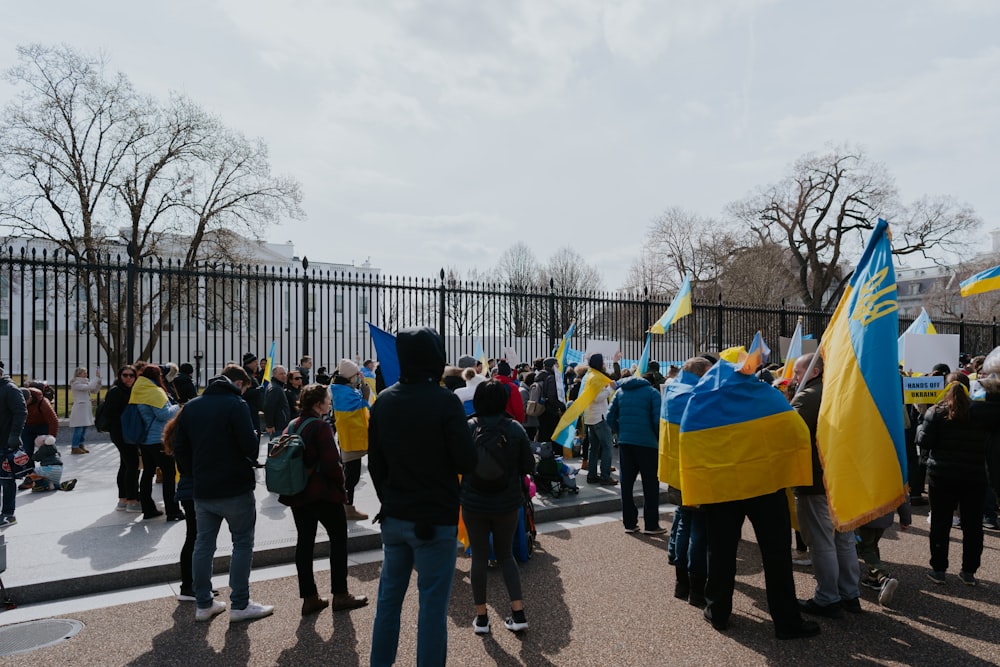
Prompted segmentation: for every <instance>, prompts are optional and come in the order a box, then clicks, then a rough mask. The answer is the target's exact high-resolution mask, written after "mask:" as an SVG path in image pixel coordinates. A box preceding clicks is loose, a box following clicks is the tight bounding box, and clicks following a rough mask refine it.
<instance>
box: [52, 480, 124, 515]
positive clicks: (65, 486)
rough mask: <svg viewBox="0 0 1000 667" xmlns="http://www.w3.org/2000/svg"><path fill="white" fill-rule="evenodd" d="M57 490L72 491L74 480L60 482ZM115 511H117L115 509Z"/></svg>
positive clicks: (74, 486) (74, 485)
mask: <svg viewBox="0 0 1000 667" xmlns="http://www.w3.org/2000/svg"><path fill="white" fill-rule="evenodd" d="M59 488H60V489H62V490H63V491H72V490H73V489H75V488H76V479H71V480H69V481H68V482H62V483H61V484H60V485H59ZM115 509H118V508H117V507H116V508H115Z"/></svg>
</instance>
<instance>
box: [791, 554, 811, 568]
mask: <svg viewBox="0 0 1000 667" xmlns="http://www.w3.org/2000/svg"><path fill="white" fill-rule="evenodd" d="M812 564H813V562H812V559H811V558H809V557H808V556H805V557H802V558H793V559H792V565H802V566H803V567H807V566H809V565H812Z"/></svg>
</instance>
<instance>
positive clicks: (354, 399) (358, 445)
mask: <svg viewBox="0 0 1000 667" xmlns="http://www.w3.org/2000/svg"><path fill="white" fill-rule="evenodd" d="M330 395H331V396H332V397H333V419H334V423H335V424H336V426H337V442H338V443H340V449H341V451H345V452H364V451H368V403H367V402H366V401H365V399H363V398H362V397H361V392H359V391H357V390H356V389H354V388H352V387H349V386H347V385H346V384H331V385H330Z"/></svg>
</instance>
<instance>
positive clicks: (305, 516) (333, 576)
mask: <svg viewBox="0 0 1000 667" xmlns="http://www.w3.org/2000/svg"><path fill="white" fill-rule="evenodd" d="M292 518H294V519H295V530H296V531H298V540H296V542H295V571H296V572H297V573H298V575H299V597H300V598H308V597H312V596H313V595H316V593H317V589H316V577H315V576H314V575H313V552H314V550H315V547H316V527H317V525H319V524H323V528H325V529H326V534H327V536H328V537H329V538H330V590H331V592H332V593H333V594H335V595H336V594H337V593H346V592H347V517H346V516H345V515H344V506H343V505H341V504H340V503H329V502H324V501H318V502H313V503H309V504H307V505H300V506H299V507H293V508H292Z"/></svg>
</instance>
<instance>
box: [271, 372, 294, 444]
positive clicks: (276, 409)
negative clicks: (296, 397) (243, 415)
mask: <svg viewBox="0 0 1000 667" xmlns="http://www.w3.org/2000/svg"><path fill="white" fill-rule="evenodd" d="M291 420H292V412H291V410H289V408H288V397H287V396H285V383H283V382H279V381H278V380H274V379H272V380H271V383H270V384H269V385H268V387H267V390H266V391H265V393H264V426H265V428H273V429H274V431H275V433H281V432H282V431H283V430H285V427H286V426H288V422H290V421H291Z"/></svg>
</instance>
